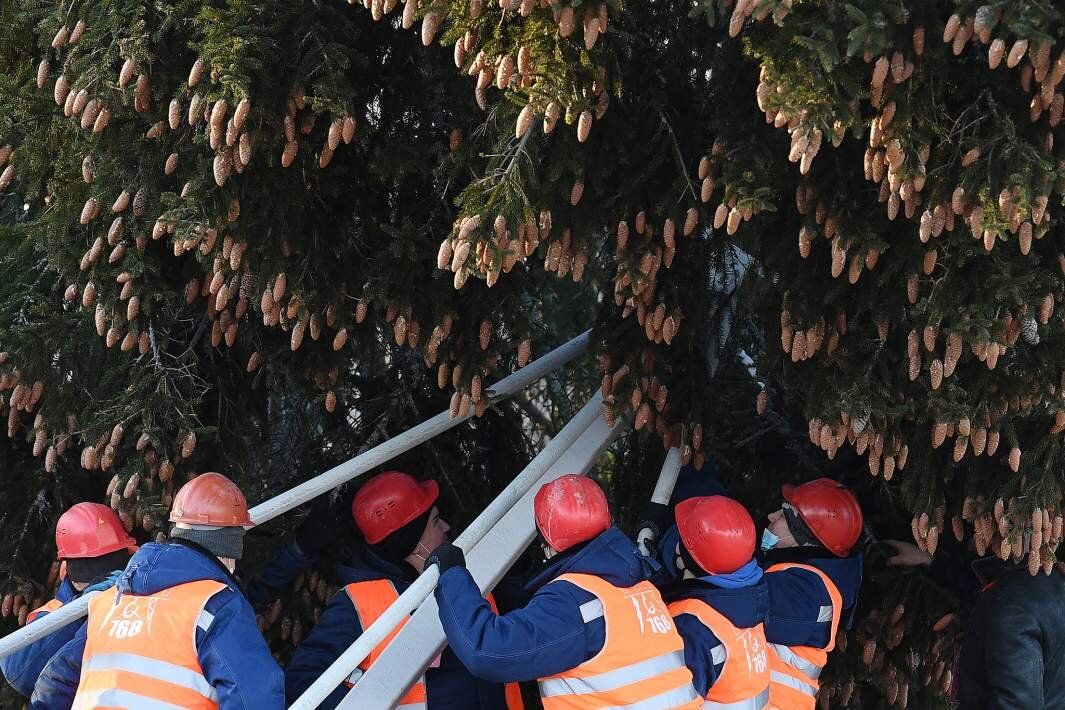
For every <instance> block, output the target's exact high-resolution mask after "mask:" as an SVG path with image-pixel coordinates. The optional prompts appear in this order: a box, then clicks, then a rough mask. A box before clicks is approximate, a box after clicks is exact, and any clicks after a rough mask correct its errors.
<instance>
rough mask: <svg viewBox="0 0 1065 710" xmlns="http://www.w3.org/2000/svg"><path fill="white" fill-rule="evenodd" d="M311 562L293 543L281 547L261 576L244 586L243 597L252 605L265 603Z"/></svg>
mask: <svg viewBox="0 0 1065 710" xmlns="http://www.w3.org/2000/svg"><path fill="white" fill-rule="evenodd" d="M313 562H314V560H313V559H312V558H310V557H307V556H306V555H304V554H303V552H302V551H301V550H300V548H299V545H297V544H296V543H295V542H290V543H288V544H287V545H282V546H281V549H279V550H278V551H277V554H276V555H274V558H273V559H272V560H270V562H269V563H268V564H267V565H266V568H265V569H264V570H263V572H262V574H260V575H259V576H258V577H257V578H255V579H253V580H251V581H250V582H248V583H247V584H245V585H244V595H245V596H246V597H247V598H248V601H250V602H251V603H252V604H258V603H259V602H262V601H265V600H266V599H268V598H269V597H270V595H271V594H272V593H273V592H274V590H276V589H278V588H280V587H284V586H286V585H288V584H291V583H292V582H293V581H294V580H295V579H296V577H298V576H300V573H301V572H305V571H306V570H307V568H308V567H310V566H311V564H312V563H313Z"/></svg>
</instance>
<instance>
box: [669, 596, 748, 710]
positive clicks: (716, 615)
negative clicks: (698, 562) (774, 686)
mask: <svg viewBox="0 0 1065 710" xmlns="http://www.w3.org/2000/svg"><path fill="white" fill-rule="evenodd" d="M669 613H670V614H672V615H673V618H676V617H678V616H680V615H681V614H691V615H692V616H694V617H695V618H696V619H698V620H699V621H700V623H702V624H703V626H705V627H706V628H708V629H710V630H711V631H713V632H714V636H716V637H717V638H718V640H719V641H720V642H721V643H720V645H718V646H715V647H714V648H712V649H710V654H711V656H712V657H713V660H714V663H715V664H716V663H721V662H722V661H724V664H725V665H724V667H723V668H722V669H721V675H720V676H719V677H718V679H717V680H716V681H715V682H714V684H713V685H712V686H711V687H710V690H709V691H707V693H706V702H705V703H703V708H705V709H707V710H711V709H712V710H763V708H765V707H767V706H768V704H769V654H768V651H767V649H766V646H767V645H768V644H767V642H766V640H765V629H764V628H763V627H762V624H758V625H757V626H752V627H751V628H749V629H741V628H739V627H737V626H736V625H734V624H733V623H732V622H731V621H729V620H728V618H727V617H725V616H724V615H723V614H721V613H720V612H718V611H717V610H716V609H714V608H713V607H712V606H710V605H709V604H707V603H706V602H704V601H702V600H700V599H682V600H680V601H675V602H673V603H672V604H670V605H669Z"/></svg>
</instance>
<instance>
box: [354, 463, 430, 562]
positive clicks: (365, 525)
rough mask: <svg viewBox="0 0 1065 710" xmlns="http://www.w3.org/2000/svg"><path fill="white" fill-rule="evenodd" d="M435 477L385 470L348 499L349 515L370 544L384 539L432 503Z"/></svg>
mask: <svg viewBox="0 0 1065 710" xmlns="http://www.w3.org/2000/svg"><path fill="white" fill-rule="evenodd" d="M439 496H440V486H438V485H437V483H436V481H422V482H421V483H419V482H418V481H416V480H415V479H414V476H411V475H410V474H409V473H403V472H401V471H385V472H384V473H382V474H378V475H377V476H374V477H373V478H371V479H370V480H369V481H368V482H367V483H366V485H364V486H363V487H362V488H360V489H359V492H358V493H356V494H355V498H354V499H353V500H352V501H351V517H352V518H354V519H355V524H356V525H358V526H359V530H360V531H362V536H363V537H364V538H366V542H368V543H369V544H371V545H376V544H377V543H379V542H381V541H382V540H384V539H385V538H386V537H388V536H389V535H391V534H392V533H394V532H395V531H397V530H399V529H400V528H401V527H403V526H404V525H406V524H407V523H409V522H410V521H412V520H414V519H415V518H417V517H418V516H419V515H421V514H422V513H424V512H425V511H427V510H429V509H430V508H432V507H433V503H435V502H436V499H437V498H438V497H439Z"/></svg>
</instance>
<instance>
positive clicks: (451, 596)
mask: <svg viewBox="0 0 1065 710" xmlns="http://www.w3.org/2000/svg"><path fill="white" fill-rule="evenodd" d="M580 595H587V599H586V600H585V601H590V600H591V599H593V598H594V597H593V596H592V595H591V594H589V593H588V592H585V591H584V590H581V589H578V588H577V587H575V586H574V585H572V584H570V583H568V582H560V581H555V582H551V583H549V584H547V585H545V586H544V587H542V588H541V589H540V590H539V591H538V592H537V593H536V594H535V595H534V596H533V598H532V600H530V602H529V604H528V605H527V606H525V607H524V608H522V609H517V610H515V611H512V612H510V613H509V614H504V615H502V616H497V615H496V614H495V613H494V612H493V611H492V608H491V607H490V606H489V605H488V602H487V601H485V600H484V597H482V596H481V592H480V590H479V589H478V588H477V584H476V582H474V580H473V577H472V576H471V575H470V573H469V571H468V570H467V569H466V568H464V567H453V568H451V569H449V570H448V571H447V572H445V573H444V574H443V575H442V576H441V577H440V583H439V584H438V585H437V588H436V602H437V605H438V606H439V608H440V623H441V625H442V626H443V627H444V633H445V634H446V635H447V640H448V643H449V644H450V645H451V648H452V650H453V651H454V652H455V655H457V656H458V657H459V660H461V661H462V663H463V664H464V665H465V666H466V668H468V669H469V671H470V673H472V674H473V675H474V676H476V677H478V678H482V679H484V680H489V681H493V682H496V683H507V682H513V681H521V680H535V679H537V678H543V677H545V676H550V675H554V674H555V673H560V672H562V671H565V670H569V669H570V668H574V667H576V666H578V665H580V664H581V663H583V662H584V661H585V660H587V659H588V658H589V657H590V655H594V653H597V652H598V649H595V651H594V652H593V653H592V654H590V653H589V642H588V639H587V633H586V630H585V623H584V619H583V618H582V617H581V612H580V605H581V603H582V599H581V597H580ZM597 621H601V620H597ZM589 625H591V623H590V624H589ZM599 647H600V648H601V647H602V642H600V643H599Z"/></svg>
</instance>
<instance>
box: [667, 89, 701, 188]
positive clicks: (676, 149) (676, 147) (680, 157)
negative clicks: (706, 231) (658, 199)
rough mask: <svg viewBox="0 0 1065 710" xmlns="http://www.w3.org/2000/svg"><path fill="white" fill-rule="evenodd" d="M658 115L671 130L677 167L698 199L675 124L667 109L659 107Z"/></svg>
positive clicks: (670, 134) (670, 135)
mask: <svg viewBox="0 0 1065 710" xmlns="http://www.w3.org/2000/svg"><path fill="white" fill-rule="evenodd" d="M658 116H659V118H660V119H661V120H662V125H663V126H665V127H666V130H667V131H669V137H670V138H671V139H672V141H673V151H674V152H675V153H676V155H677V167H678V168H680V172H681V174H682V175H683V176H684V182H685V183H686V184H687V186H688V192H690V193H691V196H692V199H693V200H696V201H698V200H699V193H697V192H696V191H695V185H693V184H692V181H691V177H690V176H689V175H688V169H687V168H686V167H685V166H686V165H687V163H686V162H685V160H684V154H683V153H682V152H681V150H680V143H679V142H677V134H676V133H674V132H673V126H672V125H670V123H669V119H667V118H666V113H665V111H663V110H661V109H659V111H658ZM677 201H678V202H679V201H680V200H679V199H678V200H677Z"/></svg>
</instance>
